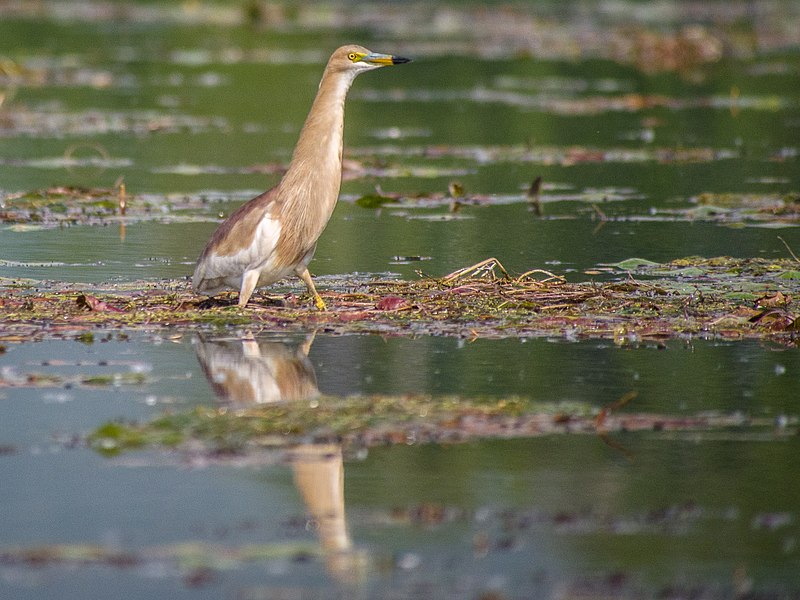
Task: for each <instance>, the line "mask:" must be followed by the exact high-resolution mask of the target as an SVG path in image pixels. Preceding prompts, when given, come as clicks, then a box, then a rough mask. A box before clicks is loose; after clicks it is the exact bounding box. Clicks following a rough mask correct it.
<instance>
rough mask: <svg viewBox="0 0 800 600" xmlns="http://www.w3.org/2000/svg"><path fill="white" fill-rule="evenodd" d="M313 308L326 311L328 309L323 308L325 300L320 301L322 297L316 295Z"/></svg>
mask: <svg viewBox="0 0 800 600" xmlns="http://www.w3.org/2000/svg"><path fill="white" fill-rule="evenodd" d="M314 306H316V307H317V310H326V309H327V308H328V307H327V306H325V300H323V299H322V296H320V295H319V294H317V295H316V296H314Z"/></svg>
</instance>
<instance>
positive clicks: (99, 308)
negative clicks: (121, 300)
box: [76, 294, 125, 313]
mask: <svg viewBox="0 0 800 600" xmlns="http://www.w3.org/2000/svg"><path fill="white" fill-rule="evenodd" d="M76 302H77V304H78V306H79V307H80V308H83V309H86V310H90V311H93V312H119V313H121V312H125V311H124V310H122V309H121V308H117V307H116V306H111V305H110V304H108V303H106V302H103V301H102V300H100V299H99V298H97V297H95V296H91V295H89V294H81V295H80V296H78V298H77V300H76Z"/></svg>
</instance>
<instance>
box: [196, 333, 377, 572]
mask: <svg viewBox="0 0 800 600" xmlns="http://www.w3.org/2000/svg"><path fill="white" fill-rule="evenodd" d="M313 341H314V335H313V334H312V335H309V336H308V337H307V338H306V339H305V340H304V341H303V342H302V343H300V344H299V345H297V344H295V345H291V344H287V343H283V342H278V341H274V340H263V339H262V340H257V339H255V338H253V337H252V336H245V337H243V338H241V339H224V340H222V339H221V340H208V339H204V338H203V337H197V338H196V339H195V350H196V352H197V358H198V359H199V361H200V365H201V366H202V368H203V372H204V373H205V376H206V378H207V379H208V381H209V383H210V384H211V386H212V387H213V389H214V392H215V393H216V395H217V398H218V400H219V402H221V403H224V404H226V405H230V406H238V407H246V406H253V405H256V404H266V403H277V402H296V401H302V400H308V399H312V398H314V397H316V396H318V395H319V393H320V392H319V389H318V388H317V378H316V374H315V373H314V367H313V365H312V364H311V361H310V360H309V359H308V352H309V350H310V349H311V345H312V344H313ZM290 464H291V466H292V471H293V474H294V482H295V485H296V486H297V489H298V491H299V492H300V495H301V496H302V498H303V501H304V503H305V505H306V509H307V511H308V514H309V515H310V517H311V521H310V523H312V524H313V526H314V528H315V529H316V531H317V534H318V535H319V539H320V545H321V547H322V550H323V554H324V556H325V564H326V567H327V569H328V571H329V572H330V573H331V575H333V576H334V577H336V578H337V579H338V580H340V581H345V582H348V583H353V582H355V581H356V580H358V579H360V577H361V572H362V565H363V560H362V559H361V557H360V556H359V554H358V553H357V552H354V550H353V544H352V541H351V540H350V535H349V533H348V531H347V521H346V519H345V510H344V462H343V460H342V449H341V446H339V445H338V444H300V445H298V446H295V447H294V448H293V449H292V450H291V452H290Z"/></svg>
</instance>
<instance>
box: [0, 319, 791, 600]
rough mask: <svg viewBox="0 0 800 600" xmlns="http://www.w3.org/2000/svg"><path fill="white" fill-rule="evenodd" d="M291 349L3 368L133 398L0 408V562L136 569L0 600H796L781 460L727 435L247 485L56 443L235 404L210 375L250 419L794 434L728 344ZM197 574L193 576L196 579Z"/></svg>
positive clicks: (36, 349) (218, 343) (326, 342)
mask: <svg viewBox="0 0 800 600" xmlns="http://www.w3.org/2000/svg"><path fill="white" fill-rule="evenodd" d="M306 342H307V340H306V339H305V338H296V339H292V338H288V339H287V338H275V337H264V338H259V339H258V340H257V343H258V345H259V346H260V349H259V352H257V353H255V355H257V356H258V358H257V359H254V358H253V356H254V353H253V352H252V349H250V350H249V351H248V350H247V349H246V345H247V344H253V343H256V342H242V341H240V340H236V339H231V338H227V339H217V340H213V339H201V338H194V337H192V336H191V335H184V336H175V335H170V336H160V335H144V334H137V335H134V336H132V337H130V338H128V339H125V340H115V339H114V338H113V336H112V337H111V339H109V341H106V342H97V343H95V344H91V345H86V344H81V343H80V342H73V341H51V342H41V343H38V344H35V345H31V346H26V345H13V346H10V347H9V351H8V352H7V354H6V356H5V357H4V365H5V366H4V379H5V380H6V381H9V382H24V381H31V380H32V374H38V375H39V376H40V377H42V376H45V375H50V376H52V377H58V378H60V379H59V381H61V382H63V381H70V380H71V379H70V378H72V377H78V376H81V377H88V376H92V375H109V374H112V375H117V376H118V377H119V379H120V381H124V380H125V379H124V376H125V374H127V373H137V374H141V375H142V376H143V377H142V379H141V381H140V382H139V383H135V384H124V383H121V384H119V385H114V386H112V387H111V389H109V388H108V386H100V387H94V388H93V387H92V386H90V385H80V384H75V385H64V384H63V383H62V384H61V385H57V386H53V387H48V386H46V385H39V386H34V385H25V384H24V383H18V384H17V386H16V387H7V388H6V390H5V391H4V392H3V397H2V400H3V401H2V403H0V411H2V418H0V423H3V426H2V430H0V436H1V439H2V440H3V443H4V448H6V450H5V451H4V455H3V457H2V468H3V472H4V481H5V482H6V484H5V485H4V486H3V490H2V492H1V493H0V500H2V505H3V507H4V514H5V515H6V516H7V517H6V518H4V519H3V520H2V521H1V522H0V528H1V529H0V537H2V539H3V541H4V546H5V547H6V549H9V548H15V547H17V548H19V547H21V548H34V549H35V548H50V549H51V552H55V550H54V549H53V548H54V547H61V548H70V547H72V546H81V545H91V546H97V547H99V548H101V549H102V551H103V552H104V553H108V554H110V555H112V556H116V554H114V553H120V552H124V553H130V554H131V555H132V556H135V557H136V559H135V561H133V560H132V561H131V562H130V563H122V564H116V563H115V562H114V561H113V560H112V559H110V558H108V559H107V560H102V559H96V560H94V561H87V564H84V565H83V566H81V561H80V560H78V559H73V560H70V559H69V558H68V557H67V558H63V560H56V559H55V558H53V557H52V556H51V559H50V561H48V560H47V559H42V564H40V565H38V566H36V564H35V563H34V562H33V559H29V560H28V561H27V562H26V561H21V562H20V561H16V560H15V561H11V560H10V559H8V558H7V559H6V561H5V562H6V564H4V565H3V566H2V568H0V573H2V585H3V587H4V588H5V589H6V591H7V593H10V594H11V597H19V598H28V597H30V598H43V597H54V598H55V597H58V598H79V597H87V594H88V596H89V597H97V596H96V595H97V594H100V593H101V591H102V590H103V589H104V588H106V587H107V586H109V585H114V586H121V587H120V588H119V589H122V590H127V593H137V594H138V593H147V594H148V595H150V596H152V597H157V598H169V597H175V596H179V597H184V596H185V597H220V596H222V597H275V596H274V594H278V597H280V594H281V593H286V594H289V595H290V597H292V596H291V594H300V595H301V597H338V594H344V595H347V594H349V593H358V594H363V595H366V596H371V595H374V596H377V597H416V596H417V595H418V594H419V593H420V592H419V590H420V589H424V590H426V591H425V593H424V594H423V595H425V596H428V595H429V597H453V598H455V597H463V596H462V594H467V596H468V597H471V596H472V595H473V594H476V593H478V592H480V591H484V592H486V593H489V592H491V591H497V592H498V593H503V594H504V595H505V596H504V597H542V598H551V597H562V596H561V594H563V593H567V591H569V590H572V592H574V593H578V591H579V590H581V589H584V588H585V591H587V590H588V591H591V593H592V594H597V595H600V594H605V593H612V592H613V593H614V594H621V595H622V597H628V596H632V597H638V595H639V594H641V593H647V594H651V593H653V594H655V593H657V592H658V593H661V592H664V590H667V589H669V588H671V587H675V586H677V587H678V588H681V587H684V588H685V590H695V592H697V590H703V593H704V594H707V596H705V597H716V596H713V595H711V596H708V594H717V593H720V594H722V595H721V596H719V597H725V596H727V595H728V594H730V593H733V591H734V590H736V589H738V588H737V587H736V586H739V585H745V583H746V581H750V582H751V584H755V583H757V584H758V585H759V589H770V590H776V591H780V592H787V593H788V591H789V590H796V589H797V586H798V585H800V580H798V576H797V573H798V570H797V561H798V559H797V550H796V549H795V545H796V538H797V535H798V530H797V522H796V518H797V517H796V515H797V511H798V509H799V508H800V507H799V506H798V500H797V499H798V497H800V496H799V494H800V489H798V486H797V483H796V477H793V475H792V473H793V467H792V465H793V463H794V460H793V456H795V455H796V453H797V451H798V438H797V436H796V435H784V434H782V433H781V432H780V430H779V429H776V430H775V432H774V433H767V434H765V435H761V436H755V437H750V436H748V435H745V434H742V435H737V433H736V432H735V431H731V432H729V433H728V434H725V433H724V432H723V433H722V434H719V435H703V434H692V435H685V436H677V437H675V436H668V435H663V436H659V435H646V434H645V435H642V434H618V435H616V436H614V439H613V443H609V441H608V440H602V439H601V438H600V437H597V436H573V437H569V436H555V437H552V436H551V437H544V438H538V439H530V440H513V441H487V442H480V443H470V444H467V445H456V446H418V445H409V446H406V447H392V448H378V449H372V450H369V451H365V452H361V453H359V454H358V455H356V456H345V460H344V461H343V460H342V455H341V453H340V451H339V450H338V449H336V448H335V447H334V448H331V447H328V446H324V447H322V448H320V447H314V446H305V447H304V446H300V447H299V448H297V449H295V451H294V452H295V453H296V455H297V457H296V458H297V460H294V461H292V462H290V463H288V464H287V463H285V462H283V461H279V463H278V464H272V465H271V466H270V465H269V464H268V463H267V464H265V465H263V466H260V467H258V466H246V465H244V466H242V465H240V466H233V465H230V464H229V465H227V466H225V465H224V464H223V465H218V464H217V465H214V464H206V465H204V464H203V462H202V461H200V462H193V461H189V462H186V459H185V458H184V459H178V458H177V457H176V456H170V455H169V454H167V455H166V456H165V455H163V454H159V453H158V452H142V453H138V454H137V453H134V454H130V455H125V456H123V457H121V458H117V459H112V460H109V459H104V458H101V457H100V456H98V455H97V454H95V453H94V452H92V451H90V450H87V449H83V448H80V447H77V448H75V447H72V446H71V444H70V441H69V440H70V438H71V436H73V435H75V434H78V433H85V432H86V431H87V430H90V429H92V428H95V427H97V426H98V425H99V424H101V423H103V422H106V421H108V420H113V419H122V420H129V419H134V420H136V419H138V420H141V419H146V418H147V417H148V416H154V415H156V414H160V413H161V412H162V411H164V410H172V411H175V410H184V409H187V408H189V407H192V406H196V405H209V406H216V405H225V404H229V403H233V404H236V403H239V405H242V404H245V405H246V404H247V403H248V402H252V401H254V398H252V397H250V396H248V395H247V394H246V393H243V392H242V391H241V390H242V388H241V386H238V385H233V383H232V382H233V378H231V377H230V375H229V376H228V378H227V379H225V378H220V377H218V375H215V373H217V374H218V373H220V372H221V370H222V369H226V370H227V372H230V371H231V370H237V369H238V373H239V374H240V375H241V376H242V377H244V378H245V381H249V382H250V383H252V384H254V385H255V384H256V383H257V386H256V390H257V392H258V394H259V398H258V399H259V400H260V401H270V400H276V399H277V398H278V397H280V396H281V395H283V396H284V397H285V398H288V401H309V398H314V397H316V393H317V390H319V391H320V392H322V393H323V394H326V395H332V396H347V395H351V394H370V393H375V392H380V393H388V394H405V393H415V392H420V391H428V392H430V393H433V394H468V395H478V396H483V397H489V398H491V397H502V396H505V395H522V396H527V397H532V398H535V399H538V400H542V401H548V402H550V401H552V402H570V401H571V402H583V403H587V404H589V405H591V406H594V407H597V408H600V407H602V406H603V405H606V404H609V403H610V402H613V401H614V400H616V399H617V398H619V397H620V396H621V395H622V394H624V393H625V392H627V391H630V390H635V391H638V392H639V396H638V398H637V399H636V400H635V401H634V402H635V405H636V410H637V411H641V412H647V411H659V412H662V413H668V414H677V415H681V414H685V415H694V414H697V413H698V412H704V411H709V410H720V411H741V412H743V413H747V414H751V415H754V416H765V415H766V416H769V417H770V418H774V419H775V420H776V423H778V422H779V420H780V419H781V418H783V417H785V416H786V415H787V414H796V412H795V411H796V397H795V396H794V395H793V394H791V390H792V389H793V388H794V385H793V384H792V383H791V382H789V381H788V379H789V378H790V377H791V376H792V375H791V373H796V372H797V369H798V368H800V364H798V357H797V355H796V353H792V352H788V351H778V352H775V351H772V352H764V350H765V349H764V348H759V347H758V346H757V345H755V344H753V343H750V342H745V343H730V342H728V343H722V342H693V343H687V342H673V343H669V344H667V345H666V347H656V346H653V347H647V346H643V347H639V348H627V349H622V348H615V347H614V346H613V345H612V344H607V343H598V342H582V343H563V342H559V341H550V340H542V339H534V340H527V341H523V340H492V341H477V342H474V343H472V344H463V343H461V342H459V341H458V340H452V339H443V338H420V339H414V340H412V339H404V338H391V339H386V340H384V339H379V338H377V337H347V336H345V337H325V336H317V337H316V338H315V339H314V340H313V343H312V344H311V346H310V348H309V347H307V346H306ZM773 350H774V349H773ZM306 351H307V352H308V355H307V356H306V354H305V352H306ZM287 365H292V366H293V367H294V373H295V377H294V378H293V380H292V383H289V384H286V382H285V381H283V380H282V379H281V376H280V375H279V373H281V372H285V371H282V370H281V369H282V367H285V366H287ZM732 373H733V374H734V375H731V374H732ZM787 373H788V374H787ZM226 381H227V383H228V384H229V385H228V386H226V385H225V383H226ZM322 401H324V398H323V400H322ZM176 460H177V462H176ZM268 462H269V461H268ZM342 471H343V477H342V476H341V473H342ZM340 477H341V478H340ZM255 544H259V545H269V546H270V547H271V548H272V552H273V555H272V556H270V557H269V558H264V557H259V558H253V559H250V560H247V559H244V558H241V557H240V556H239V555H237V554H236V552H237V551H239V552H241V551H242V549H245V548H248V547H250V545H255ZM293 544H306V546H308V547H310V548H314V547H316V544H320V545H321V546H322V547H323V548H327V549H329V550H331V549H334V550H336V552H333V553H332V554H331V555H330V556H331V557H332V558H330V557H329V559H328V560H327V561H325V560H322V559H319V560H318V559H315V558H307V559H302V560H301V559H300V558H298V557H297V556H295V555H293V554H291V553H289V554H281V553H280V552H279V550H280V549H281V548H283V549H284V550H285V552H290V550H291V548H293ZM61 545H64V546H61ZM306 546H301V547H306ZM187 547H191V548H193V550H190V549H189V548H187ZM197 548H201V549H204V552H205V553H206V555H204V554H203V553H202V552H199V551H198V550H197ZM64 552H65V553H67V554H69V552H68V551H66V550H64ZM198 553H200V554H201V557H200V558H198V557H197V554H198ZM45 556H47V555H45ZM206 564H210V565H212V566H213V567H214V571H213V572H209V573H206V572H205V571H204V570H201V569H200V567H199V566H198V565H206ZM739 579H743V580H744V581H745V583H742V582H741V581H739ZM587 593H588V592H587ZM686 593H688V592H686ZM309 594H310V595H309ZM590 597H594V596H590ZM678 597H683V596H678Z"/></svg>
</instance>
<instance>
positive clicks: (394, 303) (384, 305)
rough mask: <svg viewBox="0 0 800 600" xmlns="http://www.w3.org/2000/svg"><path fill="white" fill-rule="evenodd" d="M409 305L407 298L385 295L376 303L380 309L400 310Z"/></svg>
mask: <svg viewBox="0 0 800 600" xmlns="http://www.w3.org/2000/svg"><path fill="white" fill-rule="evenodd" d="M407 305H408V302H406V300H405V298H401V297H400V296H384V297H383V298H381V299H380V300H378V303H377V304H376V305H375V308H377V309H378V310H399V309H401V308H404V307H406V306H407Z"/></svg>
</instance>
